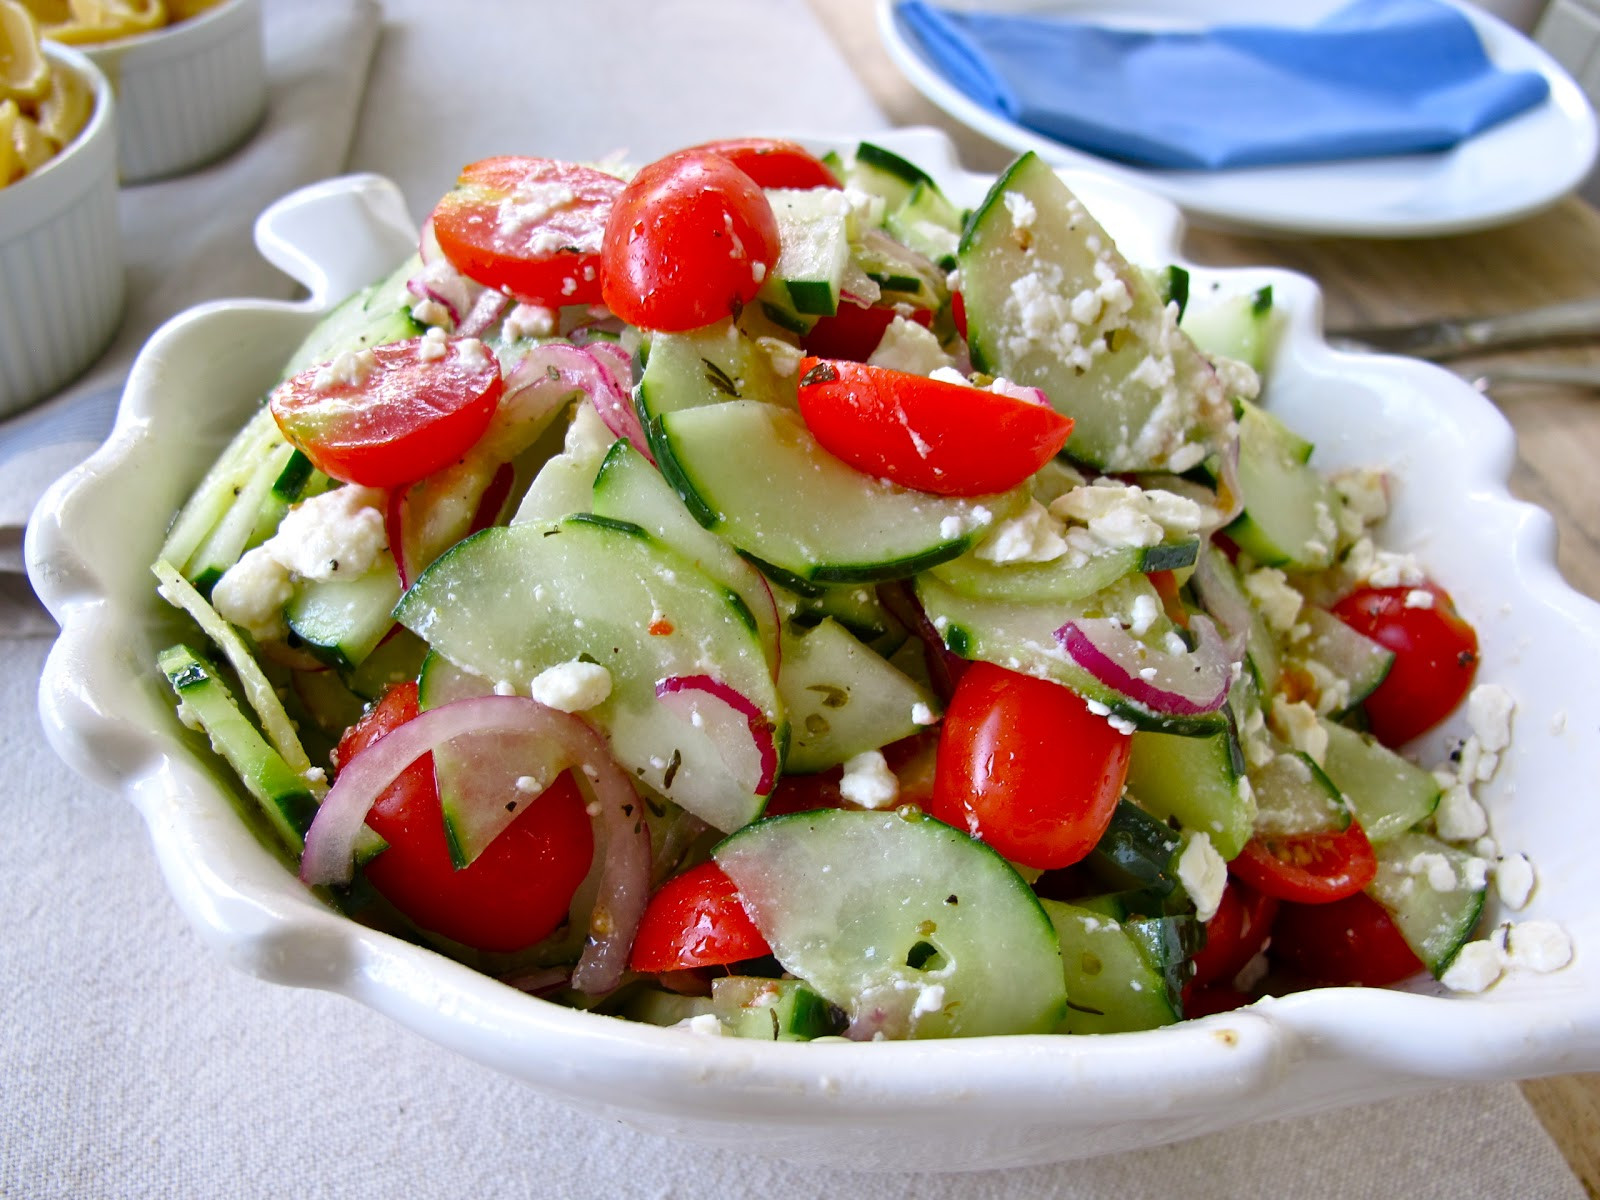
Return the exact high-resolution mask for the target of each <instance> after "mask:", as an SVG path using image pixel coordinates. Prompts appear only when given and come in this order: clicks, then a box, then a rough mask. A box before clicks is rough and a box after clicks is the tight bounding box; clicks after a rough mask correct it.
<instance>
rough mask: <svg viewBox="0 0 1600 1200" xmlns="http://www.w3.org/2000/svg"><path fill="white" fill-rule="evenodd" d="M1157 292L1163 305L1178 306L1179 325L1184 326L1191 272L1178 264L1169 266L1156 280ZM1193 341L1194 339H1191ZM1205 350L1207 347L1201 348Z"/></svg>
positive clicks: (1160, 272) (1157, 274) (1156, 275)
mask: <svg viewBox="0 0 1600 1200" xmlns="http://www.w3.org/2000/svg"><path fill="white" fill-rule="evenodd" d="M1154 282H1155V286H1156V292H1157V294H1158V295H1160V297H1161V300H1162V303H1164V304H1176V305H1177V306H1178V324H1179V325H1180V326H1181V325H1182V324H1183V317H1184V314H1185V313H1186V312H1188V310H1189V270H1188V268H1187V267H1180V266H1178V265H1177V264H1176V263H1173V264H1171V265H1169V266H1168V267H1167V268H1166V269H1165V270H1164V271H1158V272H1156V274H1155V278H1154ZM1191 340H1192V339H1191ZM1201 349H1202V350H1203V349H1205V347H1203V346H1202V347H1201Z"/></svg>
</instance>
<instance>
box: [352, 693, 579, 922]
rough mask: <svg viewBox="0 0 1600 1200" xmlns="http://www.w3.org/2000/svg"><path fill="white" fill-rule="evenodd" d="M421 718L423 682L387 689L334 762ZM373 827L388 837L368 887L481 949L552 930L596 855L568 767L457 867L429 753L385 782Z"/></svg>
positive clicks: (371, 867)
mask: <svg viewBox="0 0 1600 1200" xmlns="http://www.w3.org/2000/svg"><path fill="white" fill-rule="evenodd" d="M416 715H417V685H416V684H415V683H403V684H398V685H396V686H395V687H392V688H390V689H389V690H388V691H387V692H385V693H384V695H383V698H382V699H381V700H380V701H379V702H378V703H377V704H376V705H374V706H373V707H372V709H371V710H370V711H369V712H368V713H367V714H366V715H365V716H363V717H362V718H361V720H360V721H358V722H357V723H356V724H355V725H353V726H351V727H350V728H349V729H348V730H346V731H345V735H344V737H343V738H342V739H341V740H340V742H339V750H338V756H337V757H338V761H339V762H341V763H343V762H349V761H350V759H351V758H353V757H355V756H356V755H357V754H359V753H360V752H361V751H362V750H364V749H366V747H367V746H369V745H370V744H372V743H373V742H375V741H377V740H378V739H379V738H380V737H382V736H383V735H384V734H386V733H388V732H389V731H390V730H391V729H394V728H396V727H397V726H399V725H403V724H404V723H405V722H407V721H409V720H411V719H412V718H413V717H415V716H416ZM367 824H368V825H369V826H370V827H371V828H372V829H373V830H374V831H376V832H377V833H378V834H380V835H381V836H382V837H383V839H384V840H385V841H386V842H388V843H389V847H388V849H386V850H384V851H383V852H382V853H381V854H379V855H378V856H377V858H375V859H373V860H372V861H371V862H370V863H368V864H367V865H366V867H365V874H366V876H367V878H368V880H370V881H371V883H372V885H373V886H374V887H375V888H377V889H378V891H379V892H380V893H382V895H383V896H384V897H385V898H386V899H387V900H388V901H389V902H390V903H391V904H393V905H394V906H395V907H396V908H397V909H399V910H400V911H401V912H402V913H404V914H405V915H406V916H408V917H410V918H411V920H413V921H415V922H416V923H417V924H418V925H419V926H421V927H422V928H423V929H427V930H430V931H432V932H433V933H437V934H441V935H442V936H444V937H447V938H449V939H451V940H452V941H456V942H460V943H462V944H463V945H467V946H472V947H475V948H477V949H479V950H489V951H494V952H508V951H512V950H521V949H523V948H525V947H527V946H531V945H533V944H534V943H536V942H540V941H543V940H544V939H545V938H546V937H548V936H549V935H550V934H551V933H552V932H554V931H555V929H556V927H557V926H558V925H560V924H561V922H562V921H564V920H566V918H567V908H568V906H569V905H570V904H571V903H572V896H573V893H574V892H576V891H577V889H578V884H580V883H581V882H583V877H584V876H585V875H587V874H588V872H589V863H590V860H591V859H592V858H593V857H594V830H593V825H592V823H591V821H590V819H589V814H588V812H587V811H586V809H585V808H584V799H583V796H582V794H581V793H580V792H579V791H578V787H577V785H576V784H575V783H573V781H572V776H571V775H570V774H567V773H563V774H562V775H560V776H559V777H558V778H557V779H556V781H555V782H554V783H553V784H551V785H550V786H549V787H547V788H546V789H545V790H544V791H543V792H542V793H540V794H539V796H538V797H536V798H535V799H534V801H533V803H531V804H529V805H528V806H527V807H526V808H525V809H524V810H523V811H522V812H521V814H519V815H518V816H517V818H516V820H514V821H512V822H511V824H510V825H508V826H507V827H506V828H505V830H504V831H503V832H502V833H501V834H500V836H499V837H497V838H495V839H494V841H492V842H490V843H489V845H488V847H487V848H485V849H484V851H483V853H482V854H480V855H479V856H478V857H477V858H476V859H474V860H473V862H472V863H471V864H470V865H468V866H466V867H463V868H461V869H460V870H457V869H456V868H455V864H454V862H453V861H452V860H451V858H450V849H449V846H448V844H447V843H446V841H445V830H444V815H443V813H442V811H441V809H440V806H439V789H438V787H437V786H436V785H435V783H434V779H433V758H432V756H431V755H430V756H428V757H426V758H422V759H419V760H417V762H415V763H413V764H412V765H411V766H410V767H408V768H407V769H406V771H405V773H404V774H402V775H401V776H400V778H398V779H397V780H395V782H394V783H393V784H391V785H390V786H389V789H388V790H387V791H386V792H384V794H383V795H382V796H380V797H379V798H378V801H377V803H376V804H374V805H373V807H372V811H371V812H369V813H368V814H367Z"/></svg>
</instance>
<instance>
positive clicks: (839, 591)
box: [775, 584, 905, 643]
mask: <svg viewBox="0 0 1600 1200" xmlns="http://www.w3.org/2000/svg"><path fill="white" fill-rule="evenodd" d="M775 594H777V595H778V597H779V600H778V603H779V605H780V606H781V607H783V608H785V610H786V611H790V612H792V614H793V616H792V617H791V620H793V621H794V622H795V624H797V625H816V624H817V623H819V622H820V621H822V620H824V619H826V618H828V617H832V618H833V619H834V620H835V621H837V622H839V624H841V625H843V626H844V627H845V628H846V629H847V630H849V631H850V632H851V633H852V634H853V635H855V636H856V637H857V638H859V639H860V640H861V641H862V642H863V643H873V642H877V641H879V640H881V639H883V638H885V637H891V636H892V637H895V638H896V639H897V640H898V638H899V637H900V636H902V635H903V634H904V633H905V626H903V625H902V624H901V623H900V621H899V620H898V619H897V618H896V617H895V616H894V614H892V613H891V612H890V611H889V610H888V609H887V608H885V607H884V606H883V602H882V601H881V600H879V599H878V592H877V589H876V588H873V587H871V586H869V585H867V584H855V585H841V586H839V587H820V588H812V589H810V590H809V591H807V592H804V593H802V592H791V591H788V590H787V589H779V591H778V592H777V593H775Z"/></svg>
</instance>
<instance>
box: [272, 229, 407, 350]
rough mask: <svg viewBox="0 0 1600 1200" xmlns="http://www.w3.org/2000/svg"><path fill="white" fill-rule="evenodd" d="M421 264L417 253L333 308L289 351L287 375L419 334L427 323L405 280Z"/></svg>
mask: <svg viewBox="0 0 1600 1200" xmlns="http://www.w3.org/2000/svg"><path fill="white" fill-rule="evenodd" d="M420 266H421V260H420V259H419V258H417V257H416V256H415V255H413V256H412V257H411V258H408V259H407V260H406V261H405V262H403V263H401V264H400V265H399V266H398V267H396V268H395V269H394V271H393V272H391V273H390V274H389V275H388V276H387V277H386V278H384V279H380V280H379V281H378V282H377V283H374V284H372V285H371V286H369V287H365V288H363V289H362V290H361V291H359V292H357V293H356V294H355V295H353V296H350V297H347V298H346V299H345V300H344V301H342V302H341V303H340V304H338V305H337V306H336V307H334V308H333V309H332V310H330V311H329V313H328V315H327V316H325V317H323V318H322V320H320V321H318V322H317V324H316V325H315V326H314V327H313V328H312V330H311V332H310V333H309V334H307V335H306V339H305V341H303V342H301V343H300V345H299V347H297V348H296V350H295V352H294V353H293V354H291V355H290V356H289V362H288V364H287V365H286V366H285V367H284V369H283V378H285V379H288V378H289V377H290V376H291V375H298V374H299V373H300V372H301V371H304V370H306V369H307V368H308V367H314V366H317V365H318V364H319V363H325V362H329V361H331V360H332V359H333V358H335V357H336V356H338V355H340V354H343V353H345V352H346V351H353V350H366V349H369V348H371V347H373V346H383V345H387V344H388V343H389V342H403V341H405V340H406V339H407V338H414V337H420V336H421V335H422V333H423V332H424V331H425V330H424V326H423V325H422V323H421V322H420V321H418V320H417V319H416V318H415V317H413V316H412V315H411V309H412V307H413V306H415V304H416V302H417V298H416V297H415V296H413V295H412V294H411V291H410V289H409V288H407V287H406V281H407V280H409V279H410V278H411V277H412V276H413V275H415V274H416V273H417V270H418V268H419V267H420Z"/></svg>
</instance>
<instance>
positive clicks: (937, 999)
mask: <svg viewBox="0 0 1600 1200" xmlns="http://www.w3.org/2000/svg"><path fill="white" fill-rule="evenodd" d="M943 1007H944V985H943V984H942V983H933V984H929V985H928V986H927V987H925V988H923V989H922V990H921V991H920V992H918V993H917V1001H916V1003H915V1004H913V1005H912V1006H911V1019H912V1020H916V1018H918V1017H926V1016H929V1015H931V1014H932V1013H936V1012H938V1011H939V1010H940V1009H942V1008H943Z"/></svg>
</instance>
